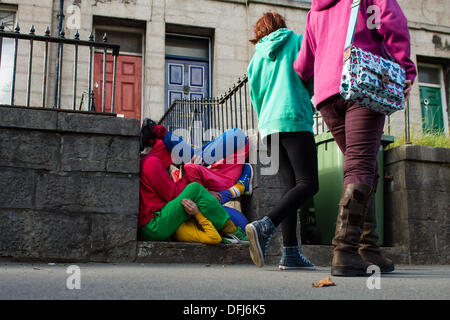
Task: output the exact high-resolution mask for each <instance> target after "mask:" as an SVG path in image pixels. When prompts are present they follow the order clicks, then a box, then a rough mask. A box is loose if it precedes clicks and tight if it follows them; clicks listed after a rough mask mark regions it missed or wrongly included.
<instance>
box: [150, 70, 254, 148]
mask: <svg viewBox="0 0 450 320" xmlns="http://www.w3.org/2000/svg"><path fill="white" fill-rule="evenodd" d="M256 122H257V120H256V115H255V114H254V110H253V108H252V106H251V102H250V98H249V92H248V78H247V76H245V75H244V77H243V79H242V80H241V79H239V80H238V82H237V83H236V84H234V85H233V87H232V88H230V89H229V90H228V91H227V92H226V93H225V94H223V95H221V96H220V97H218V98H205V99H194V100H189V99H181V100H175V101H174V102H173V103H172V104H171V105H170V107H169V109H168V110H167V111H166V113H165V114H164V116H163V117H162V118H161V120H160V121H159V123H160V124H162V125H164V126H165V127H167V129H168V130H169V131H177V130H178V132H179V133H180V134H179V135H181V136H182V137H183V139H185V140H186V141H190V142H191V144H193V145H195V146H198V145H201V144H203V143H205V142H207V141H210V140H211V139H213V138H214V137H217V136H218V135H220V134H221V133H223V132H225V131H226V130H228V129H231V128H240V129H242V130H244V131H247V132H248V131H249V130H252V129H256V127H257V123H256ZM180 129H183V130H180Z"/></svg>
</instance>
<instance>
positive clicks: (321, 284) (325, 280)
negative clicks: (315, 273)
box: [312, 276, 336, 288]
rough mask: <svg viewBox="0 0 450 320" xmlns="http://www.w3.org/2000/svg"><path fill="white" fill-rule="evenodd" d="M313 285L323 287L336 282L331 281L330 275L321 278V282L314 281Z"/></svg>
mask: <svg viewBox="0 0 450 320" xmlns="http://www.w3.org/2000/svg"><path fill="white" fill-rule="evenodd" d="M312 285H313V287H316V288H321V287H331V286H335V285H336V283H334V282H333V281H331V276H328V277H327V278H324V279H322V280H320V281H319V282H313V284H312Z"/></svg>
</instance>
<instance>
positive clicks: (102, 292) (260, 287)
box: [0, 262, 450, 300]
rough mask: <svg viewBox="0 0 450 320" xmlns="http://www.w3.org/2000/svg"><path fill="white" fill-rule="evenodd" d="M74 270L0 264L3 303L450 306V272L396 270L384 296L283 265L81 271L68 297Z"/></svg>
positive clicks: (323, 273) (91, 267) (359, 282)
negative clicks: (389, 302)
mask: <svg viewBox="0 0 450 320" xmlns="http://www.w3.org/2000/svg"><path fill="white" fill-rule="evenodd" d="M69 265H70V264H56V265H49V264H31V263H16V262H0V299H69V300H70V299H88V300H90V299H163V300H165V299H169V300H186V299H188V300H197V299H199V300H241V299H244V300H274V299H276V300H285V299H289V300H309V299H313V300H316V299H331V300H333V299H370V300H375V299H400V300H415V299H445V300H448V299H450V266H448V265H447V266H405V265H399V266H397V269H396V272H394V273H392V274H389V275H382V276H381V279H380V284H381V289H379V290H377V289H372V290H370V289H368V287H367V278H339V277H332V280H333V281H334V282H335V283H336V286H335V287H326V288H313V287H312V283H313V282H317V281H319V280H320V279H323V278H325V277H327V276H328V275H329V274H330V268H323V267H319V268H318V269H317V270H316V271H280V270H278V268H277V266H265V267H264V268H261V269H258V268H257V267H255V266H253V265H210V266H209V265H203V264H138V263H136V264H117V265H116V264H94V263H92V264H91V263H89V264H78V266H79V267H80V272H81V277H80V285H81V289H79V290H77V289H73V290H69V289H67V287H66V282H67V279H68V277H70V276H71V274H68V273H66V270H67V267H68V266H69Z"/></svg>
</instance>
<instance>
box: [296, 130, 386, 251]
mask: <svg viewBox="0 0 450 320" xmlns="http://www.w3.org/2000/svg"><path fill="white" fill-rule="evenodd" d="M315 140H316V146H317V158H318V168H319V192H318V193H317V194H316V195H315V196H314V197H313V198H312V199H309V201H307V202H306V203H305V204H304V205H303V206H302V207H301V208H300V209H299V214H300V221H301V235H302V243H303V244H322V245H330V244H331V241H332V240H333V237H334V233H335V230H336V218H337V212H338V206H339V200H340V199H341V195H342V189H343V182H344V155H343V154H342V152H341V150H340V149H339V147H338V145H337V143H336V142H335V141H334V138H333V136H332V135H331V133H330V132H324V133H322V134H319V135H316V137H315ZM392 142H394V137H392V136H386V135H383V136H382V138H381V144H382V146H380V152H379V153H378V174H379V176H380V177H379V180H378V188H377V192H376V196H375V207H376V217H377V231H378V236H379V245H382V244H383V240H384V239H383V238H384V237H383V231H384V230H383V229H384V228H383V227H384V225H383V222H384V220H383V216H384V197H383V194H384V183H383V179H384V170H383V149H384V147H386V146H387V145H389V144H390V143H392Z"/></svg>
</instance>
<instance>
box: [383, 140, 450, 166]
mask: <svg viewBox="0 0 450 320" xmlns="http://www.w3.org/2000/svg"><path fill="white" fill-rule="evenodd" d="M449 159H450V149H449V148H437V147H427V146H419V145H401V146H399V147H396V148H392V149H389V150H386V152H385V155H384V161H385V165H390V164H392V163H395V162H398V161H402V160H411V161H423V162H434V163H448V162H449Z"/></svg>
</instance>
